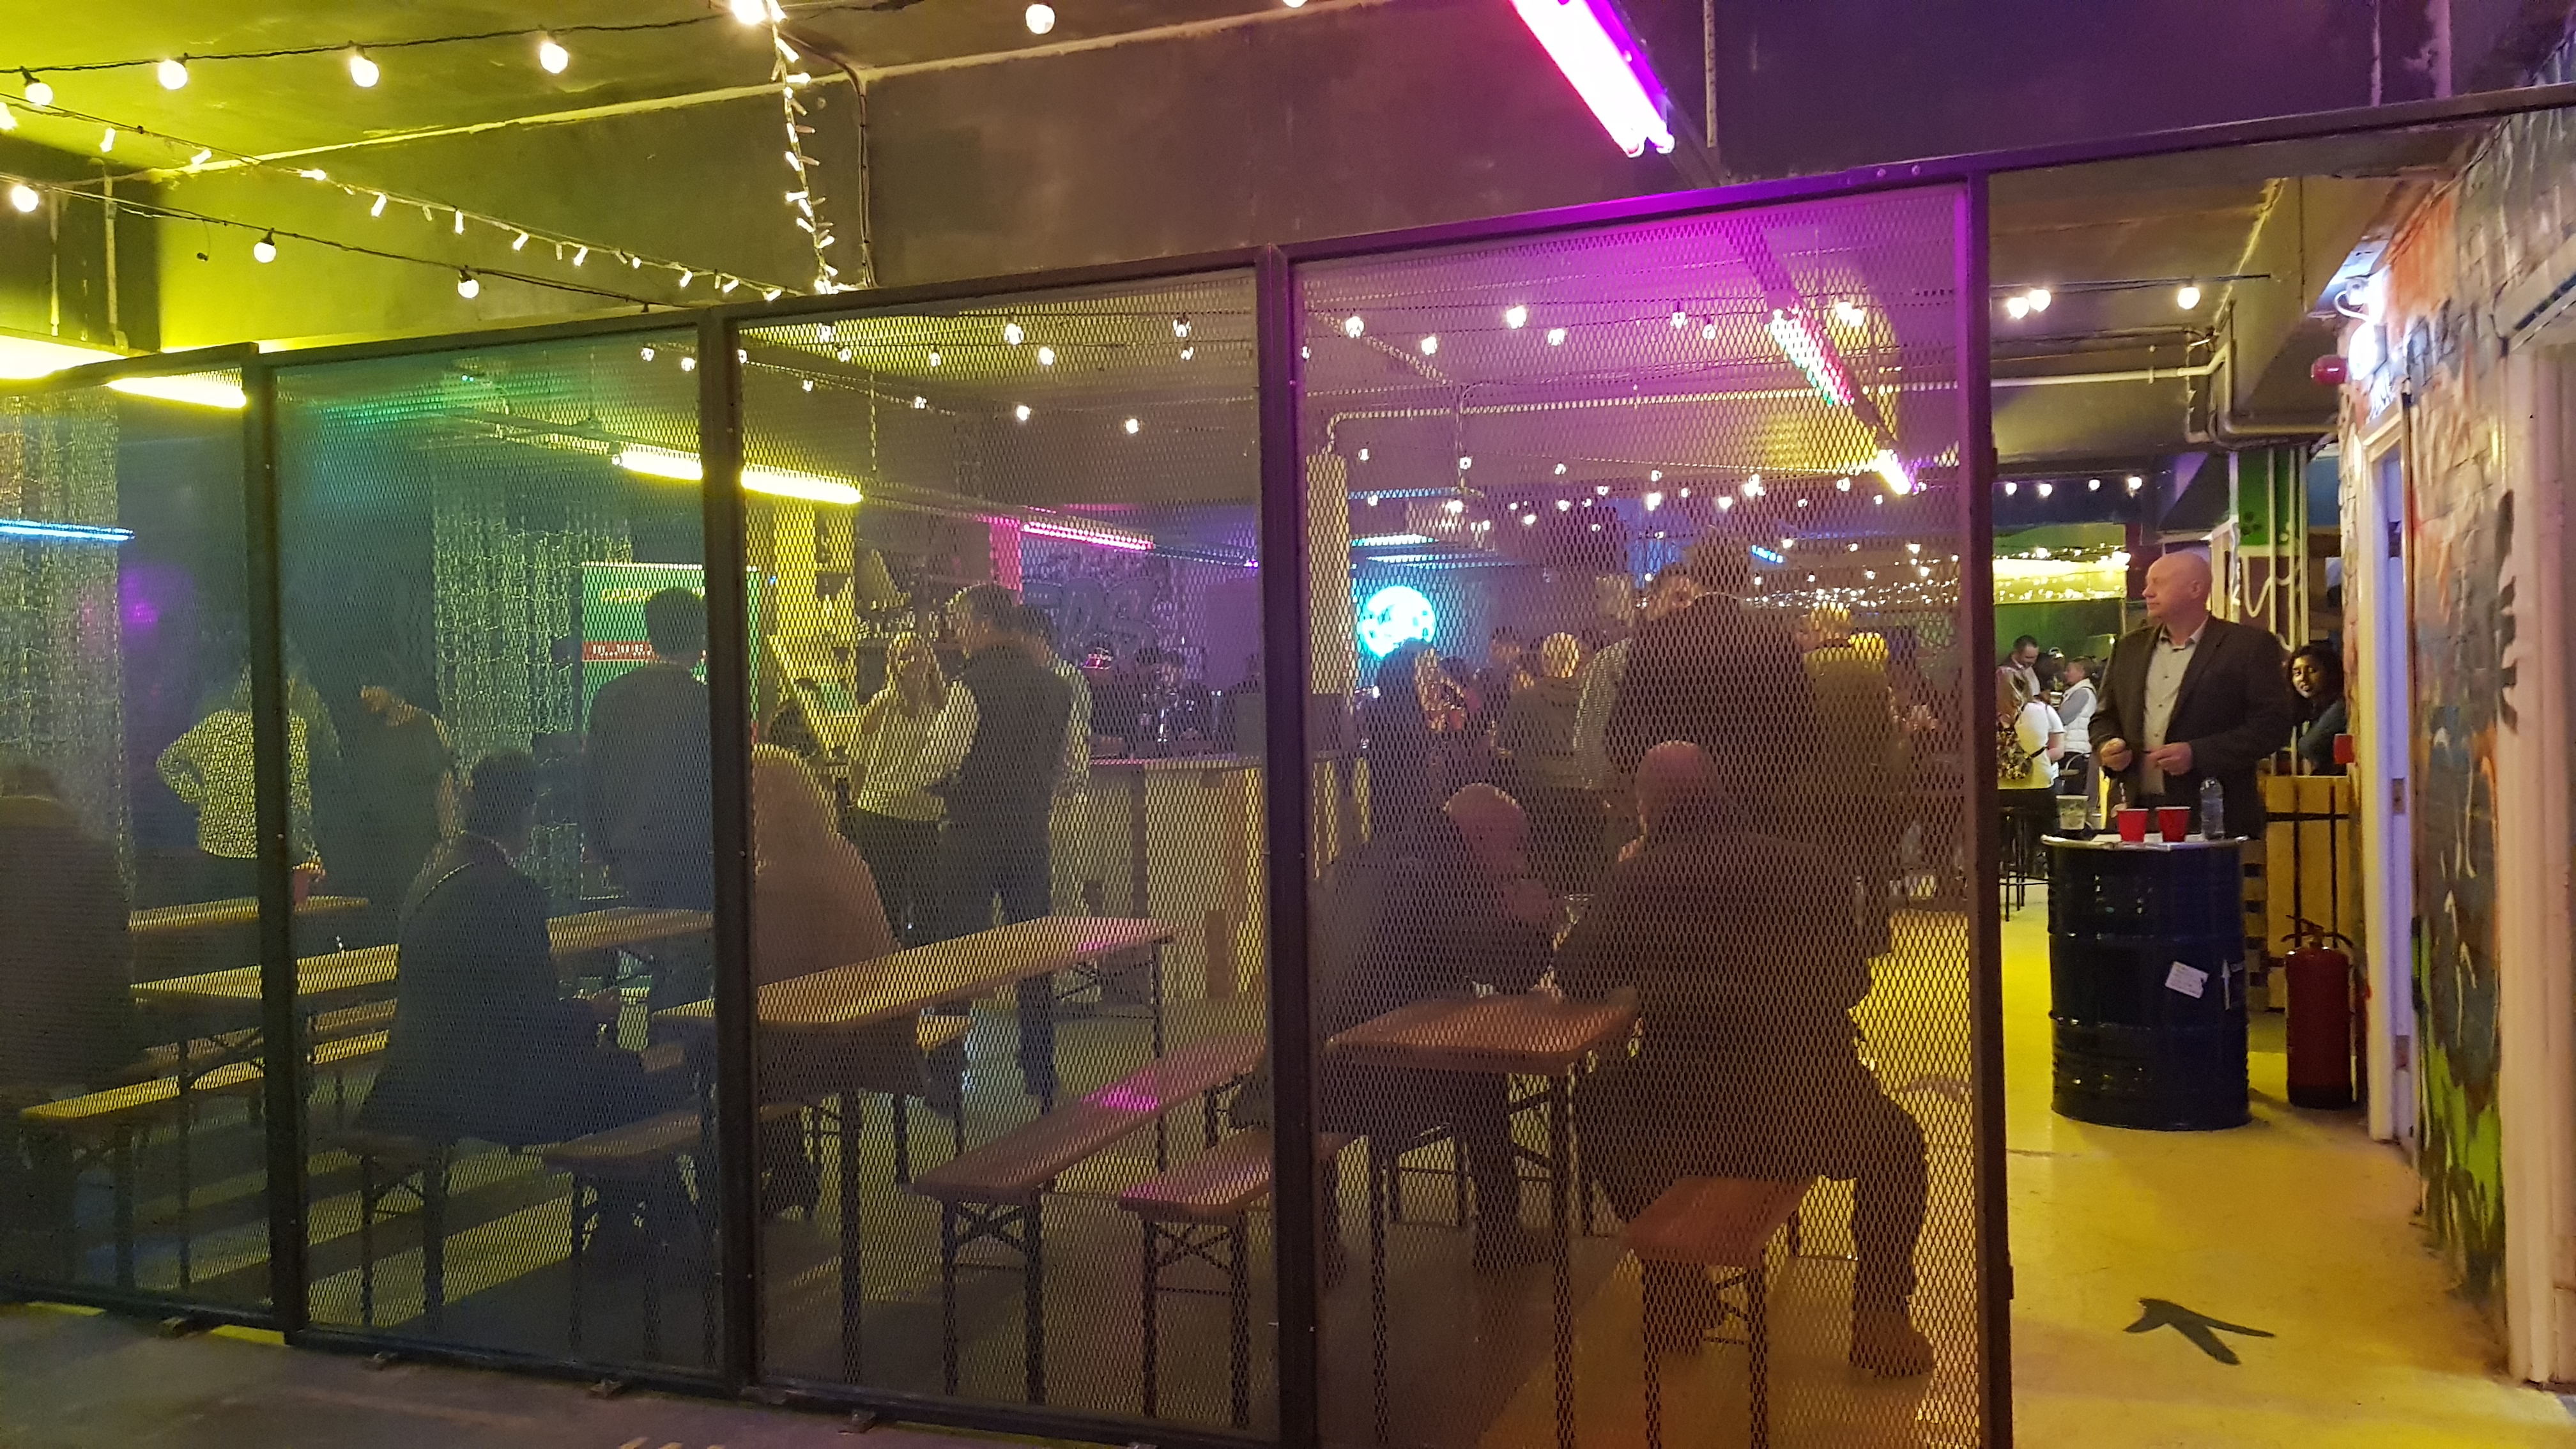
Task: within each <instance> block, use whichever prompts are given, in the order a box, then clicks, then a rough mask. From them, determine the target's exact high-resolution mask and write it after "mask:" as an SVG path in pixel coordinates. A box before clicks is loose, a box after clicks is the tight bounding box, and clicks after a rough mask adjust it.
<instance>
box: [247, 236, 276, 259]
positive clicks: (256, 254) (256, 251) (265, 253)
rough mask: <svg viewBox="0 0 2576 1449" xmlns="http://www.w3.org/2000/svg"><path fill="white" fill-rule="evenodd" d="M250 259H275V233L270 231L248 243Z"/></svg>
mask: <svg viewBox="0 0 2576 1449" xmlns="http://www.w3.org/2000/svg"><path fill="white" fill-rule="evenodd" d="M250 259H251V260H252V261H255V262H273V261H276V260H277V233H275V232H270V233H268V234H267V235H266V236H263V237H261V238H260V239H259V240H257V241H255V242H252V243H251V244H250Z"/></svg>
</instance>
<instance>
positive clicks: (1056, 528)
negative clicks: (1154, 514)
mask: <svg viewBox="0 0 2576 1449" xmlns="http://www.w3.org/2000/svg"><path fill="white" fill-rule="evenodd" d="M1020 532H1022V533H1034V534H1036V535H1037V536H1038V537H1040V538H1061V539H1066V540H1069V541H1071V542H1073V543H1089V544H1097V545H1098V546H1100V547H1102V548H1123V549H1125V550H1127V551H1128V552H1130V553H1149V552H1151V551H1152V550H1153V547H1154V541H1153V540H1152V539H1150V538H1140V537H1138V536H1136V535H1134V534H1128V533H1097V532H1094V531H1092V530H1091V529H1087V528H1067V527H1065V526H1064V525H1062V524H1059V523H1022V524H1021V525H1020Z"/></svg>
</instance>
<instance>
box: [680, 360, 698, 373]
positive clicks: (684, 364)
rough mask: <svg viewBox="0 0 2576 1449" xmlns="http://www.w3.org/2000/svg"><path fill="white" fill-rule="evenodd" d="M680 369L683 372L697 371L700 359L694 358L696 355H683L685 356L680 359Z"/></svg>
mask: <svg viewBox="0 0 2576 1449" xmlns="http://www.w3.org/2000/svg"><path fill="white" fill-rule="evenodd" d="M680 370H681V371H682V372H695V371H697V370H698V360H697V359H696V358H694V357H683V358H681V359H680Z"/></svg>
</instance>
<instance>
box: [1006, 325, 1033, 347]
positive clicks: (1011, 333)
mask: <svg viewBox="0 0 2576 1449" xmlns="http://www.w3.org/2000/svg"><path fill="white" fill-rule="evenodd" d="M1028 337H1029V334H1028V333H1026V332H1023V331H1021V330H1020V324H1019V323H1017V322H1005V323H1003V324H1002V342H1003V345H1004V346H1008V347H1017V346H1019V345H1020V344H1021V343H1023V342H1026V341H1027V340H1028Z"/></svg>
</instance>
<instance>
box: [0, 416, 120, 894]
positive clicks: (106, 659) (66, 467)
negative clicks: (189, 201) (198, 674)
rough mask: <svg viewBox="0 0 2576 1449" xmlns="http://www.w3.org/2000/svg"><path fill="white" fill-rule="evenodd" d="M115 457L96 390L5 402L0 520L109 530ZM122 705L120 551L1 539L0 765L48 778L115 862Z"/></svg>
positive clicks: (113, 516)
mask: <svg viewBox="0 0 2576 1449" xmlns="http://www.w3.org/2000/svg"><path fill="white" fill-rule="evenodd" d="M116 451H117V422H116V403H115V401H114V399H112V398H111V397H109V396H108V395H107V394H105V393H103V392H96V391H80V392H66V393H45V394H39V395H35V396H29V397H16V398H0V517H6V518H27V519H39V520H43V521H46V522H54V523H90V524H108V525H112V524H114V523H115V522H116V521H117V492H116ZM124 699H125V667H124V650H123V647H122V640H121V638H120V637H119V633H118V612H117V551H116V550H115V549H114V548H111V547H103V546H101V545H98V544H94V543H48V542H41V541H36V540H30V539H8V538H0V757H15V758H23V759H27V760H30V761H32V762H33V763H35V764H37V765H41V766H43V767H44V768H46V769H48V770H50V771H52V772H53V774H54V776H55V778H56V780H57V781H58V782H59V783H60V784H61V786H62V788H63V792H64V794H65V796H66V797H67V800H66V803H68V804H69V805H70V806H71V807H72V808H73V809H74V810H76V811H78V812H79V814H80V817H81V820H82V822H83V823H84V824H85V825H86V826H87V827H88V828H89V829H90V830H92V831H94V832H96V833H97V834H99V835H100V836H101V837H102V838H105V839H108V840H113V841H115V842H117V846H118V853H119V855H120V857H125V856H128V855H129V852H128V850H127V844H128V842H127V840H126V800H125V782H124V760H125V707H124Z"/></svg>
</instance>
